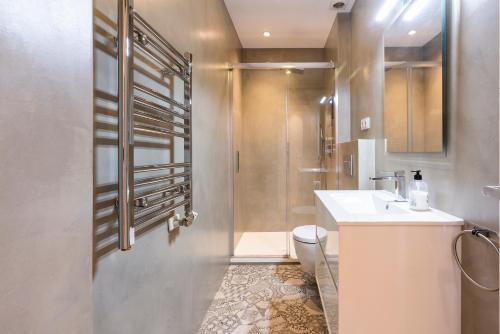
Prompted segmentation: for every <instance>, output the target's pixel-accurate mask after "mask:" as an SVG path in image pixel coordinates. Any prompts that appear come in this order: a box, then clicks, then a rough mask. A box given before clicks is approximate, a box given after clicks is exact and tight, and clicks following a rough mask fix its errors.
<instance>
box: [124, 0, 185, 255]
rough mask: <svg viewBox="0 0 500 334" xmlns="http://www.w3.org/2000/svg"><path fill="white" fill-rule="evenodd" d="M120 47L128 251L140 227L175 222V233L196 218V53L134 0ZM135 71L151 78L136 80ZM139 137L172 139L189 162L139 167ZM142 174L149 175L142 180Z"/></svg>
mask: <svg viewBox="0 0 500 334" xmlns="http://www.w3.org/2000/svg"><path fill="white" fill-rule="evenodd" d="M117 44H118V203H117V209H118V224H119V247H120V249H122V250H128V249H130V248H131V245H132V244H133V243H134V242H135V241H134V239H135V230H136V228H140V226H144V225H149V224H152V223H155V222H158V221H163V220H167V219H170V221H169V230H172V229H175V228H177V227H178V226H180V225H183V226H189V225H190V224H191V223H192V222H193V220H194V218H195V213H194V212H193V210H192V207H193V197H192V188H193V187H192V186H193V178H192V127H191V124H192V122H191V119H192V118H191V117H192V116H191V94H192V55H191V54H189V53H186V54H184V55H183V54H181V53H180V52H179V51H177V50H176V49H175V48H174V47H173V46H172V45H171V44H170V43H169V42H167V40H166V39H165V38H163V37H162V36H161V35H160V34H159V33H158V32H157V31H156V30H155V29H154V28H153V27H152V26H151V25H150V24H149V23H148V22H146V20H144V19H143V18H142V17H141V16H140V15H139V14H137V13H136V12H135V11H134V9H133V6H132V4H131V0H119V1H118V38H117ZM139 64H146V67H147V68H149V69H152V71H156V73H155V74H156V75H152V74H151V73H148V72H147V71H144V69H143V67H140V66H138V65H139ZM134 72H139V73H140V74H141V75H142V76H143V77H146V78H149V79H150V80H149V81H148V80H142V81H140V82H139V80H134ZM175 80H180V81H181V82H182V85H183V92H182V95H183V96H182V98H175V96H173V95H175V94H173V93H172V92H171V91H170V92H169V91H168V89H167V88H166V87H165V86H169V87H170V90H173V89H174V88H172V87H174V86H175V84H174V81H175ZM166 81H168V82H169V85H166V84H165V82H166ZM148 83H150V84H149V85H148ZM151 86H153V87H151ZM164 88H165V89H164ZM136 135H139V136H152V137H155V138H158V137H159V138H168V139H169V140H170V141H171V143H172V144H171V145H170V146H169V149H170V150H173V149H176V148H177V149H178V148H180V149H182V150H184V154H183V155H182V157H183V159H182V160H183V161H178V160H179V158H178V156H179V155H176V154H170V155H171V156H177V159H174V158H172V159H171V160H172V161H173V162H169V163H163V164H151V165H141V166H136V165H135V164H134V136H136ZM179 140H180V141H181V142H179ZM170 153H172V152H170ZM179 170H182V171H179ZM139 174H140V175H143V177H140V178H139V177H137V175H139ZM180 208H184V214H183V217H182V218H181V217H180V215H176V210H178V209H180Z"/></svg>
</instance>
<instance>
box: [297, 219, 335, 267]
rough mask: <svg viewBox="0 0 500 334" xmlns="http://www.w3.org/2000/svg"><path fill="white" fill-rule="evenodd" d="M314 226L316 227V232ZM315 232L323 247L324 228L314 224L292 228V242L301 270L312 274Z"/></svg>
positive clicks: (324, 242)
mask: <svg viewBox="0 0 500 334" xmlns="http://www.w3.org/2000/svg"><path fill="white" fill-rule="evenodd" d="M316 228H317V229H318V231H317V232H316ZM316 234H317V236H318V239H319V242H320V243H321V245H322V246H323V247H325V245H326V240H327V238H328V234H327V232H326V230H325V229H324V228H322V227H320V226H316V225H304V226H299V227H296V228H294V229H293V243H294V246H295V252H296V253H297V258H298V259H299V262H300V264H301V266H302V270H304V271H306V272H308V273H310V274H313V275H314V263H315V254H316V249H315V248H316Z"/></svg>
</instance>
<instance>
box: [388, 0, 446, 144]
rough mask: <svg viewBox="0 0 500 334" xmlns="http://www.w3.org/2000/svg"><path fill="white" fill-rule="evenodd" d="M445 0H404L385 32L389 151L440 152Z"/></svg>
mask: <svg viewBox="0 0 500 334" xmlns="http://www.w3.org/2000/svg"><path fill="white" fill-rule="evenodd" d="M445 8H446V7H445V0H413V1H408V3H407V4H406V6H405V7H404V9H403V10H402V11H401V13H400V15H399V16H398V17H397V19H396V20H395V21H394V22H393V23H392V24H391V25H390V26H389V28H388V29H387V30H386V32H385V34H384V60H385V63H384V65H385V71H384V73H385V75H384V80H385V83H384V134H385V137H386V139H387V151H389V152H400V153H403V152H442V151H443V147H444V144H443V143H444V138H443V133H444V131H443V129H444V115H445V108H444V106H445V101H446V97H445V94H444V93H445V89H444V88H443V87H445V78H446V76H445V75H444V74H445V73H444V67H443V62H444V61H443V59H445V55H446V52H445V51H446V50H445V46H446V43H445V38H444V37H445V35H446V34H443V31H442V27H445V26H446V25H445Z"/></svg>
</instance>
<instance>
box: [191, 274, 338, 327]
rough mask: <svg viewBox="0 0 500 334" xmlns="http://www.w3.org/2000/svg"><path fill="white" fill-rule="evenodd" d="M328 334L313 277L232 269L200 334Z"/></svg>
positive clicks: (206, 317) (226, 276) (210, 309)
mask: <svg viewBox="0 0 500 334" xmlns="http://www.w3.org/2000/svg"><path fill="white" fill-rule="evenodd" d="M275 333H276V334H302V333H304V334H305V333H308V334H309V333H311V334H326V333H328V331H327V328H326V322H325V318H324V316H323V311H322V309H321V302H320V298H319V294H318V289H317V287H316V282H315V280H314V277H312V276H311V275H309V274H307V273H304V272H303V271H301V270H300V266H299V265H232V266H230V267H229V269H228V271H227V273H226V275H225V277H224V280H223V282H222V285H221V287H220V289H219V291H218V292H217V294H216V296H215V299H214V301H213V303H212V305H211V306H210V308H209V310H208V312H207V314H206V316H205V320H204V321H203V324H202V326H201V328H200V331H199V334H275Z"/></svg>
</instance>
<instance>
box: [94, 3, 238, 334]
mask: <svg viewBox="0 0 500 334" xmlns="http://www.w3.org/2000/svg"><path fill="white" fill-rule="evenodd" d="M134 3H135V9H136V10H137V11H138V13H140V14H141V16H142V17H144V18H145V19H146V20H147V21H148V22H149V23H150V24H151V25H152V26H154V27H155V28H156V29H157V30H158V31H159V32H160V33H161V34H163V36H165V38H167V40H168V41H169V42H170V43H171V44H173V45H174V46H175V47H176V48H177V49H178V50H180V51H181V52H184V51H189V52H191V53H192V54H193V59H194V69H193V78H194V83H193V141H194V143H193V181H194V185H193V188H194V189H193V191H194V197H193V198H194V210H195V211H197V212H198V213H199V217H198V220H197V221H196V222H195V223H194V224H193V225H192V226H191V227H189V228H182V229H181V230H180V231H179V233H174V234H169V233H168V231H167V226H166V225H165V224H158V225H156V226H155V227H153V228H151V229H150V230H148V231H147V232H145V233H142V234H141V236H140V237H138V239H137V240H136V244H135V245H134V247H133V249H132V250H130V251H128V252H120V251H117V250H116V249H115V245H114V244H113V243H111V244H110V245H111V247H105V246H104V247H101V246H102V244H103V241H104V240H103V239H102V238H101V236H102V235H103V234H106V231H111V232H110V238H112V237H113V233H112V232H113V223H114V221H115V218H116V217H115V216H113V213H112V212H113V210H112V208H111V211H109V209H110V208H109V207H108V208H105V204H106V201H101V199H103V197H101V195H102V193H103V192H106V191H108V192H109V190H111V191H112V190H113V189H115V188H114V187H115V183H116V167H115V166H116V146H114V145H113V142H112V138H113V131H110V129H111V130H113V127H112V126H110V127H108V128H106V127H104V126H101V125H99V126H98V127H97V126H96V149H95V152H96V153H95V159H96V162H95V173H96V178H95V187H96V192H97V194H96V197H97V198H98V199H99V202H98V203H97V204H96V207H95V210H96V219H95V234H96V235H95V236H94V238H95V239H94V240H95V249H94V252H95V253H94V254H95V267H94V289H93V292H94V293H93V302H94V332H95V333H96V334H101V333H102V334H107V333H148V334H149V333H169V334H170V333H172V334H176V333H179V334H185V333H195V332H196V331H197V329H198V327H199V325H200V323H201V321H202V318H203V316H204V314H205V312H206V310H207V308H208V306H209V304H210V302H211V300H212V298H213V296H214V294H215V292H216V291H217V289H218V287H219V285H220V283H221V280H222V277H223V274H224V272H225V269H226V267H227V264H228V259H229V256H230V252H231V244H232V238H233V216H232V215H233V212H232V187H233V184H232V178H231V171H232V168H231V167H232V166H231V162H232V160H231V135H230V123H231V118H230V114H231V113H230V97H231V94H232V92H233V90H232V87H231V86H230V84H231V81H230V73H229V71H228V63H232V62H238V61H239V59H238V57H239V50H240V43H239V40H238V38H237V35H236V32H235V30H234V27H233V25H232V22H231V20H230V18H229V15H228V13H227V11H226V8H225V6H224V3H223V1H222V0H189V1H186V0H183V1H175V0H168V1H160V0H136V1H134ZM95 7H96V14H95V21H96V25H99V26H100V27H104V28H105V29H106V30H107V31H109V32H111V33H114V31H113V30H114V28H113V27H114V23H113V22H114V21H116V7H117V6H116V1H112V0H97V1H96V2H95ZM98 35H99V36H96V40H99V41H101V42H102V43H104V44H107V45H108V46H110V45H111V44H110V43H109V42H106V40H105V39H103V36H102V33H99V34H98ZM95 76H96V80H95V85H96V89H97V90H98V91H100V92H101V91H104V92H106V93H108V94H111V95H113V94H114V95H116V62H115V61H114V59H113V58H112V57H110V56H109V55H108V54H107V53H106V52H103V51H102V49H97V48H96V69H95ZM173 86H175V85H173ZM172 90H173V93H172V94H174V95H175V96H177V94H178V93H179V91H181V90H179V89H178V87H177V88H175V87H172ZM181 93H182V91H181ZM97 103H98V106H103V105H104V104H103V103H104V102H103V101H102V99H100V100H99V101H96V104H97ZM107 106H108V107H109V108H116V105H115V104H112V103H111V104H109V103H108V104H107ZM112 110H114V109H112ZM112 110H111V111H110V112H109V114H112V113H113V111H112ZM97 120H98V121H99V122H110V123H112V122H113V121H112V120H111V119H109V117H107V118H106V117H105V115H103V114H102V110H100V109H99V110H97V109H96V121H97ZM105 132H107V133H108V138H107V139H108V140H107V141H106V140H105V139H106V136H105ZM155 142H156V143H157V144H158V145H159V146H157V145H153V146H152V147H150V148H149V149H147V148H136V153H137V154H136V163H137V164H141V163H144V160H143V159H146V158H154V157H155V156H158V159H160V158H161V159H163V158H167V159H168V158H169V156H168V155H167V156H164V154H165V153H162V152H165V148H166V147H170V148H173V151H174V152H170V153H169V154H170V155H172V154H173V155H175V154H177V153H178V152H177V151H181V150H177V148H178V147H179V146H178V145H177V144H174V145H171V146H169V145H170V144H171V143H170V144H169V143H168V142H165V141H164V140H160V139H158V140H156V141H155ZM141 145H142V144H141ZM162 145H163V146H162ZM138 146H139V144H138ZM160 146H161V147H162V150H161V151H160ZM106 189H108V190H106ZM107 203H108V204H110V205H111V206H112V205H113V200H112V199H111V200H108V201H107ZM101 204H102V205H101ZM106 210H108V211H106ZM105 212H109V213H108V214H107V215H106V213H105ZM103 231H104V233H102V232H103Z"/></svg>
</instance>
